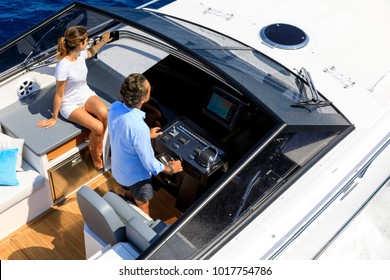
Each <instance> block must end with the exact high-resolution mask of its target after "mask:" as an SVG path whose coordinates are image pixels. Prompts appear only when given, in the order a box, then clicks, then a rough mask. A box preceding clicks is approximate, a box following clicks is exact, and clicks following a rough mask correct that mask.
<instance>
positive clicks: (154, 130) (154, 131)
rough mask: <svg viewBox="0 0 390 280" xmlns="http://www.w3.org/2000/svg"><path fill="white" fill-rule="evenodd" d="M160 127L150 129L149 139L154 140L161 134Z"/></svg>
mask: <svg viewBox="0 0 390 280" xmlns="http://www.w3.org/2000/svg"><path fill="white" fill-rule="evenodd" d="M160 129H161V128H160V127H153V128H151V129H150V138H156V137H158V136H160V135H161V134H162V132H161V131H160Z"/></svg>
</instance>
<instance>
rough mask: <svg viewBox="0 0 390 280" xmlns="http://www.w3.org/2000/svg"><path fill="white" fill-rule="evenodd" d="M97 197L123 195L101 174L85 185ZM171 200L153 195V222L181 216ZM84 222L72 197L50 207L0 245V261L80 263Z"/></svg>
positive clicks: (161, 192) (162, 192) (164, 195)
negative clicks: (107, 193)
mask: <svg viewBox="0 0 390 280" xmlns="http://www.w3.org/2000/svg"><path fill="white" fill-rule="evenodd" d="M87 185H88V186H89V187H90V188H92V189H94V190H95V191H96V192H98V193H99V194H100V195H103V194H104V193H105V192H107V191H108V190H113V191H114V192H117V193H119V194H123V190H122V189H121V187H120V186H119V185H118V184H117V183H116V182H115V180H114V179H113V178H112V176H111V174H110V173H109V172H106V173H104V174H101V175H100V176H98V177H97V178H95V179H94V180H93V181H91V182H90V183H89V184H87ZM174 204H175V198H174V197H172V196H171V195H170V194H169V193H168V192H166V191H165V190H164V189H160V190H158V191H157V192H155V196H154V198H153V199H152V200H151V203H150V211H151V216H152V218H153V219H160V220H162V221H164V222H165V223H167V224H172V223H174V222H175V221H176V220H177V219H178V218H179V217H180V216H181V212H180V211H178V210H177V209H176V208H175V207H174ZM83 228H84V220H83V217H82V215H81V213H80V209H79V207H78V205H77V200H76V194H75V193H74V194H71V195H70V196H69V197H67V198H66V199H65V200H64V201H63V202H61V203H60V204H58V205H55V206H53V207H52V209H50V210H48V211H47V212H46V213H44V214H43V215H41V216H40V217H38V218H36V219H35V220H34V221H32V222H31V223H29V224H28V225H26V226H24V227H22V228H21V229H19V230H18V231H16V232H14V233H13V234H11V235H10V236H8V237H7V238H5V239H3V240H1V241H0V259H1V260H83V259H85V252H84V250H85V249H84V232H83Z"/></svg>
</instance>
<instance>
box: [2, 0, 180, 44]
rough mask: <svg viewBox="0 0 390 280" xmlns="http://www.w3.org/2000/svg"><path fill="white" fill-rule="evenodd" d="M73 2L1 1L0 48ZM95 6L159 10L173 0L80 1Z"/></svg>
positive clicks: (43, 0) (69, 0)
mask: <svg viewBox="0 0 390 280" xmlns="http://www.w3.org/2000/svg"><path fill="white" fill-rule="evenodd" d="M73 2H74V1H73V0H56V1H53V0H30V1H26V0H0V47H1V46H2V45H3V44H5V43H7V42H8V41H9V40H12V39H13V38H15V37H17V36H18V35H19V34H21V33H23V32H25V31H27V30H28V29H30V28H32V27H33V26H35V25H36V24H38V23H40V22H41V21H43V20H44V19H46V18H47V17H49V16H51V15H52V14H54V13H56V12H58V11H59V10H61V9H63V8H65V7H66V6H68V5H69V4H71V3H73ZM78 2H81V3H85V4H89V5H95V6H114V7H130V8H138V7H141V6H144V5H145V6H147V7H148V8H154V9H157V8H159V7H161V6H164V5H166V4H168V3H170V2H173V0H144V1H143V0H79V1H78Z"/></svg>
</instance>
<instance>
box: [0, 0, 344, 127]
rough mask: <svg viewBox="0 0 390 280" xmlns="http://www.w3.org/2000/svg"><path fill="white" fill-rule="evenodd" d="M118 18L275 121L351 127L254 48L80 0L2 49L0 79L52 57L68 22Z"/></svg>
mask: <svg viewBox="0 0 390 280" xmlns="http://www.w3.org/2000/svg"><path fill="white" fill-rule="evenodd" d="M119 22H121V23H124V24H128V25H130V26H133V27H135V28H138V29H141V30H143V31H144V32H146V33H149V34H151V35H153V36H156V37H158V38H159V39H160V40H162V41H165V42H166V43H167V44H169V45H170V46H171V47H174V48H176V49H177V50H178V51H181V52H184V53H186V54H187V55H190V56H192V57H193V58H196V59H197V60H198V61H200V62H201V64H200V65H203V66H204V67H206V68H207V70H208V71H212V72H213V73H214V74H215V75H216V76H218V78H219V79H222V80H223V81H225V82H226V83H227V84H228V85H229V86H230V87H232V88H233V89H234V90H236V91H237V92H238V93H239V94H242V95H245V97H246V98H248V99H250V100H251V102H253V103H254V104H256V105H257V106H259V107H261V108H262V109H263V110H264V111H265V112H267V113H268V114H269V115H270V116H271V117H272V118H274V119H275V121H276V122H280V123H283V124H286V125H288V126H289V127H295V128H297V129H300V128H302V127H306V128H309V127H310V129H313V130H321V131H324V130H344V129H345V128H346V127H348V126H350V123H349V122H348V120H346V119H345V117H344V116H342V115H341V114H340V113H339V112H338V111H337V109H335V108H334V107H333V105H332V103H331V102H330V101H327V100H325V98H324V97H323V96H321V95H320V94H318V92H317V91H316V90H315V92H313V90H311V87H310V85H311V84H310V81H309V80H307V81H305V78H307V77H301V75H300V74H299V73H293V72H291V71H290V70H288V69H287V68H285V67H283V66H282V65H280V64H279V63H277V62H275V61H273V60H272V59H270V58H269V57H267V56H265V55H263V54H261V53H259V52H258V51H256V50H254V49H253V48H251V47H248V46H246V45H244V44H242V43H240V42H237V41H235V40H233V39H231V38H228V37H226V36H223V35H221V34H219V33H216V32H214V31H211V30H208V29H206V28H203V27H200V26H197V25H193V24H191V23H188V22H184V21H182V20H179V19H177V18H172V17H168V16H164V15H161V14H158V13H156V12H151V11H145V10H137V9H131V8H127V7H126V8H118V7H100V8H99V7H92V6H89V5H86V4H83V3H78V2H75V3H73V4H71V5H69V6H68V7H66V8H65V9H63V10H62V11H60V12H58V13H57V14H56V15H53V17H52V18H51V19H49V20H47V21H45V22H43V23H41V24H40V25H38V26H37V27H34V28H33V29H31V30H29V31H27V32H26V33H25V34H24V35H22V36H20V37H19V38H18V39H15V40H14V41H12V42H10V43H8V44H6V45H5V46H4V47H2V48H1V49H0V60H1V61H2V64H1V66H0V80H3V78H4V79H5V78H6V77H7V76H8V74H9V73H12V72H13V71H21V70H23V69H25V68H26V67H29V65H32V64H34V63H37V61H42V60H43V59H45V58H46V59H47V57H48V56H49V55H51V56H53V54H54V53H55V47H56V45H57V39H58V38H59V37H61V36H63V33H64V31H65V30H66V28H68V27H69V26H73V25H85V26H87V27H88V30H89V35H90V36H94V34H99V33H101V32H102V31H104V30H106V29H107V28H110V27H112V26H115V25H116V24H118V23H119ZM11 58H12V59H11ZM10 69H11V70H10ZM12 70H13V71H12Z"/></svg>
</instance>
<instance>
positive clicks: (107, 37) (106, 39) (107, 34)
mask: <svg viewBox="0 0 390 280" xmlns="http://www.w3.org/2000/svg"><path fill="white" fill-rule="evenodd" d="M102 40H103V41H104V42H105V43H106V44H107V43H108V42H111V40H112V38H110V32H104V33H103V34H102Z"/></svg>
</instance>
